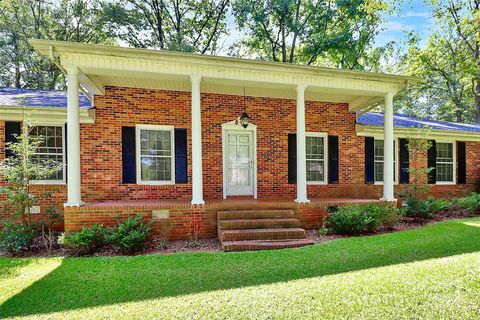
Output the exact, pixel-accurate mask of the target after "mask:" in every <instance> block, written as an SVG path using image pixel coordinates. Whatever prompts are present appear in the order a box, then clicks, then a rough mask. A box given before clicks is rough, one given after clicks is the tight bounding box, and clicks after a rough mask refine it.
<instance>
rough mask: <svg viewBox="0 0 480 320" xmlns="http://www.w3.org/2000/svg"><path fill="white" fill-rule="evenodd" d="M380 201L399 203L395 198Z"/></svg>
mask: <svg viewBox="0 0 480 320" xmlns="http://www.w3.org/2000/svg"><path fill="white" fill-rule="evenodd" d="M380 201H383V202H397V199H395V198H390V199H387V198H384V197H382V198H380Z"/></svg>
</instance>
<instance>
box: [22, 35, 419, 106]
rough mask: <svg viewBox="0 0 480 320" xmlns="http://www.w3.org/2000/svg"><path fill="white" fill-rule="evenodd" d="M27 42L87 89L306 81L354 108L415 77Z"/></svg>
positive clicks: (287, 85)
mask: <svg viewBox="0 0 480 320" xmlns="http://www.w3.org/2000/svg"><path fill="white" fill-rule="evenodd" d="M30 44H31V45H32V46H33V47H34V48H35V50H36V51H38V52H39V53H40V54H43V55H45V56H47V57H49V58H50V59H51V60H52V61H53V62H55V63H56V64H57V65H58V66H59V67H60V68H62V69H65V68H68V67H72V66H74V67H77V68H78V69H79V71H80V75H79V82H80V84H81V85H82V87H84V88H85V89H87V91H89V92H90V93H93V94H97V95H101V94H104V88H105V86H124V87H139V88H147V89H164V90H179V91H190V87H191V83H190V76H191V75H197V76H201V77H202V88H201V90H202V92H211V93H225V94H234V95H243V94H246V95H249V96H260V97H275V98H288V99H295V97H296V93H295V88H296V86H297V85H299V84H300V85H307V86H308V87H307V90H306V92H305V98H306V99H307V100H317V101H327V102H342V103H348V104H349V105H350V110H352V111H357V110H362V109H365V108H368V107H370V106H372V105H375V104H378V103H381V102H383V101H384V96H385V95H386V94H387V93H396V92H398V91H399V90H401V89H402V88H404V87H405V86H407V85H408V83H410V82H412V81H415V78H412V77H406V76H399V75H389V74H378V73H369V72H359V71H350V70H339V69H331V68H322V67H313V66H301V65H292V64H284V63H276V62H267V61H260V60H247V59H239V58H231V57H219V56H208V55H199V54H190V53H179V52H171V51H161V50H150V49H134V48H122V47H115V46H103V45H92V44H82V43H71V42H59V41H49V40H30Z"/></svg>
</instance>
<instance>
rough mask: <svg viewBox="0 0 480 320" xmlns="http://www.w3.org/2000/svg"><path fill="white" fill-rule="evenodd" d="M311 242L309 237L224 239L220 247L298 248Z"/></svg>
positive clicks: (240, 249) (224, 248)
mask: <svg viewBox="0 0 480 320" xmlns="http://www.w3.org/2000/svg"><path fill="white" fill-rule="evenodd" d="M313 243H314V242H313V241H312V240H309V239H290V240H245V241H224V242H222V248H223V250H224V251H252V250H273V249H286V248H299V247H303V246H308V245H312V244H313Z"/></svg>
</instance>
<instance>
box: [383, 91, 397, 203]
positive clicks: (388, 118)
mask: <svg viewBox="0 0 480 320" xmlns="http://www.w3.org/2000/svg"><path fill="white" fill-rule="evenodd" d="M383 130H384V137H385V139H384V149H383V152H384V154H383V157H384V160H385V162H384V166H383V198H382V199H381V200H383V201H395V198H394V196H393V170H394V169H393V168H394V165H393V152H394V151H393V93H388V94H387V95H386V96H385V106H384V123H383Z"/></svg>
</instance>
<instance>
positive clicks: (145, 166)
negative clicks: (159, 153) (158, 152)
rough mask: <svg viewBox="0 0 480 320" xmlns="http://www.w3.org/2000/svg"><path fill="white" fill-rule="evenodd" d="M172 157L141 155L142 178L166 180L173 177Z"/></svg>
mask: <svg viewBox="0 0 480 320" xmlns="http://www.w3.org/2000/svg"><path fill="white" fill-rule="evenodd" d="M171 166H172V162H171V158H170V157H168V158H164V157H150V156H144V157H141V168H142V180H144V181H158V180H160V181H166V180H171V179H172V168H171Z"/></svg>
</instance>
